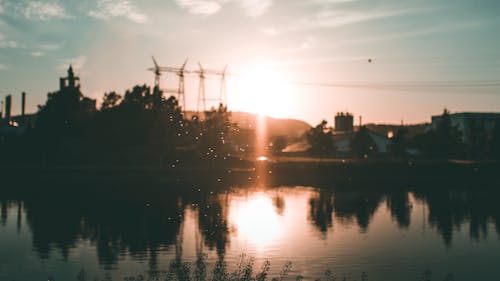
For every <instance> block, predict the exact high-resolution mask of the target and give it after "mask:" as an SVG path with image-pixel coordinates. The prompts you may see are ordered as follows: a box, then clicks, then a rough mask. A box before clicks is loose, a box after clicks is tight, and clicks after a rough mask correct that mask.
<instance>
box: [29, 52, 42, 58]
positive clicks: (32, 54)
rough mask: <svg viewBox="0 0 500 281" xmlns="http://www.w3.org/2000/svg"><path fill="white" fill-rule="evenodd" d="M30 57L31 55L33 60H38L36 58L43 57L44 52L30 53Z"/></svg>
mask: <svg viewBox="0 0 500 281" xmlns="http://www.w3.org/2000/svg"><path fill="white" fill-rule="evenodd" d="M30 55H31V56H32V57H34V58H38V57H41V56H44V55H45V53H44V52H42V51H33V52H31V54H30Z"/></svg>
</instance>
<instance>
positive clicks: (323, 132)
mask: <svg viewBox="0 0 500 281" xmlns="http://www.w3.org/2000/svg"><path fill="white" fill-rule="evenodd" d="M327 124H328V122H327V121H326V120H323V121H321V123H319V124H318V125H317V126H316V127H314V128H311V129H309V131H307V132H306V138H307V142H308V143H309V145H310V146H311V147H310V148H309V152H310V153H311V155H314V156H319V157H320V160H321V159H323V157H325V156H326V155H327V154H329V153H332V152H334V151H335V149H336V148H335V145H334V143H333V139H332V131H331V129H330V128H328V127H327Z"/></svg>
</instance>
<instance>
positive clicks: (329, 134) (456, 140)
mask: <svg viewBox="0 0 500 281" xmlns="http://www.w3.org/2000/svg"><path fill="white" fill-rule="evenodd" d="M470 125H471V126H470V128H469V129H470V132H469V133H470V134H469V138H468V141H467V142H465V141H464V138H463V133H462V132H461V131H460V130H459V128H458V126H454V125H453V124H452V122H451V119H450V112H449V111H448V110H447V109H445V110H444V111H443V114H442V115H441V118H440V119H439V122H438V123H437V125H436V127H435V128H429V129H428V130H427V131H426V132H423V133H420V134H417V135H414V136H410V134H409V130H408V128H407V127H405V126H401V127H399V128H398V129H397V130H395V132H393V135H392V137H391V138H390V139H389V144H388V147H387V151H388V154H389V156H392V157H395V158H405V157H409V156H416V157H424V158H431V159H450V158H453V159H473V160H487V159H500V120H497V121H496V122H495V127H494V128H493V130H492V131H490V132H488V131H487V130H486V129H485V127H484V126H481V125H478V124H475V123H471V124H470ZM306 137H307V141H308V143H309V145H310V148H309V152H310V153H311V154H312V155H316V156H318V157H329V156H336V155H339V153H338V149H337V145H336V142H335V138H334V133H333V129H332V128H330V127H328V123H327V121H325V120H323V121H322V122H321V123H319V124H318V125H317V126H315V127H313V128H311V129H310V130H309V131H308V132H307V134H306ZM349 148H350V152H351V154H350V156H352V157H357V158H369V157H372V156H376V155H379V154H378V152H379V149H380V148H379V147H377V144H376V142H375V140H374V139H373V138H372V136H371V135H370V132H369V129H368V128H367V127H366V126H361V127H360V128H359V129H358V131H357V132H355V133H354V135H353V136H352V137H350V138H349ZM379 156H380V155H379Z"/></svg>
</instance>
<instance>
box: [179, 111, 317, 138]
mask: <svg viewBox="0 0 500 281" xmlns="http://www.w3.org/2000/svg"><path fill="white" fill-rule="evenodd" d="M194 114H195V113H194V112H190V111H188V112H186V117H187V118H191V117H192V116H193V115H194ZM262 117H263V118H264V119H263V120H264V121H265V122H264V124H265V126H266V135H267V137H268V138H273V137H276V136H285V137H286V138H287V139H288V141H289V142H295V141H297V140H302V139H303V138H304V133H305V132H306V131H307V130H309V129H310V128H311V126H310V125H309V124H308V123H306V122H304V121H301V120H297V119H280V118H273V117H269V116H262ZM259 118H261V116H259V115H257V114H253V113H248V112H240V111H232V112H231V122H233V123H237V124H238V126H239V127H240V128H242V129H247V130H248V129H251V130H253V129H255V128H256V126H257V124H258V123H259Z"/></svg>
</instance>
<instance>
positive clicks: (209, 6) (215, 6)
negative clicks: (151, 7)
mask: <svg viewBox="0 0 500 281" xmlns="http://www.w3.org/2000/svg"><path fill="white" fill-rule="evenodd" d="M174 1H175V3H176V4H177V5H178V6H179V7H181V8H183V9H186V10H187V11H188V12H189V13H191V14H195V15H212V14H215V13H217V12H218V11H219V10H220V9H221V8H222V6H221V4H220V3H219V2H217V1H205V0H174Z"/></svg>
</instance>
